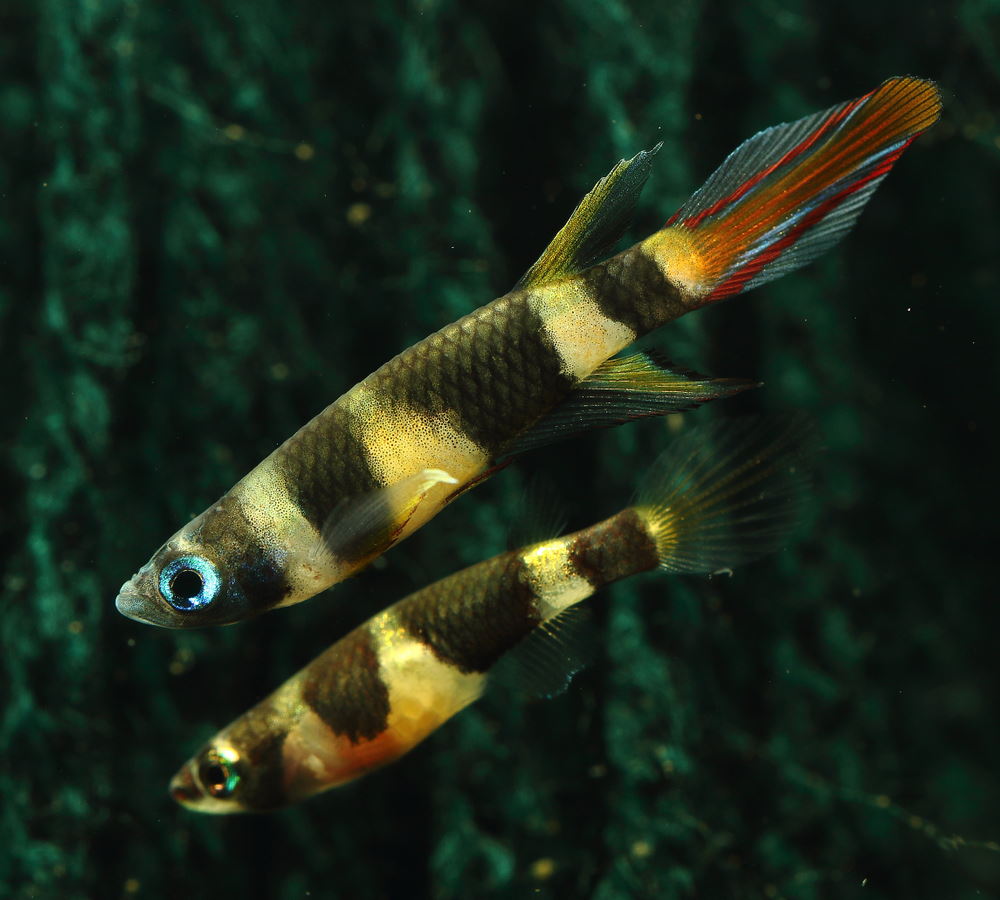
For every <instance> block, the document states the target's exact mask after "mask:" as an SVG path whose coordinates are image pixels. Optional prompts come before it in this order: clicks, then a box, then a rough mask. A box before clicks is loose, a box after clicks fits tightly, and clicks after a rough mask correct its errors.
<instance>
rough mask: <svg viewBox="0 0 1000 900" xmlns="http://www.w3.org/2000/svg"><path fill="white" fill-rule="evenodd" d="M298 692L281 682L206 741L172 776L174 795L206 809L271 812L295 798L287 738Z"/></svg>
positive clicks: (194, 807)
mask: <svg viewBox="0 0 1000 900" xmlns="http://www.w3.org/2000/svg"><path fill="white" fill-rule="evenodd" d="M293 694H294V692H290V691H289V690H288V688H287V687H284V686H283V687H282V688H279V689H278V690H277V691H275V692H274V694H272V695H271V696H270V697H268V698H267V699H265V700H263V701H261V702H260V703H258V704H257V705H256V706H254V707H253V708H252V709H250V710H248V711H247V712H246V713H244V714H243V715H242V716H240V717H239V718H237V719H236V720H234V721H233V722H230V723H229V725H227V726H226V727H225V728H223V729H222V731H220V732H218V733H217V734H216V735H215V736H214V737H213V738H212V739H211V740H209V741H208V742H207V743H206V744H204V745H203V746H202V747H201V749H200V750H198V752H197V753H195V755H194V756H192V757H191V758H190V759H189V760H188V761H187V762H186V763H184V765H183V766H181V767H180V769H179V770H178V771H177V774H176V775H174V777H173V778H172V779H171V780H170V796H171V797H173V799H174V800H176V801H177V802H178V803H180V804H181V806H184V807H187V808H188V809H191V810H194V811H196V812H204V813H223V814H225V813H246V812H269V811H271V810H275V809H280V808H281V807H283V806H286V805H288V804H289V803H290V802H294V801H295V800H296V799H298V798H297V797H296V795H295V794H294V792H292V791H290V790H289V786H288V781H287V777H286V772H285V761H284V758H285V749H284V748H285V743H286V739H287V736H288V732H289V730H290V729H293V728H294V727H295V722H296V719H297V718H298V716H299V715H300V712H301V709H300V705H299V704H297V703H296V702H295V699H294V696H293Z"/></svg>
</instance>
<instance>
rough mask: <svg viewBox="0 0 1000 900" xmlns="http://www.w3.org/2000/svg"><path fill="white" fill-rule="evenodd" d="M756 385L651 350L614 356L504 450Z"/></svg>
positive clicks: (662, 413) (675, 409)
mask: <svg viewBox="0 0 1000 900" xmlns="http://www.w3.org/2000/svg"><path fill="white" fill-rule="evenodd" d="M758 385H759V383H758V382H754V381H746V380H744V379H739V378H708V377H706V376H703V375H699V374H697V373H696V372H692V371H690V370H689V369H684V368H681V367H678V366H675V365H673V364H672V363H670V362H668V361H667V360H666V359H664V358H663V357H662V356H661V355H660V354H658V353H656V352H655V351H648V350H647V351H643V352H641V353H636V354H633V355H632V356H623V357H616V358H614V359H609V360H607V362H605V363H602V364H601V365H600V366H598V367H597V369H595V370H594V371H593V372H592V373H591V374H590V375H589V376H587V377H586V378H584V379H583V380H582V381H581V382H580V383H579V384H578V385H577V386H576V388H574V390H573V391H572V393H571V394H570V395H569V397H567V398H566V400H564V401H563V402H562V403H561V404H560V405H559V406H557V407H556V408H555V409H554V410H553V411H552V412H551V413H549V414H548V415H547V416H545V417H544V418H542V419H541V420H540V421H538V422H537V423H536V424H535V425H534V426H532V427H531V428H530V429H529V430H528V431H526V432H525V433H524V434H522V435H521V436H520V437H519V438H518V439H517V441H515V443H514V445H513V446H512V447H511V449H510V451H509V452H510V454H512V455H513V454H516V453H523V452H524V451H526V450H533V449H535V448H536V447H544V446H546V445H547V444H551V443H554V442H555V441H559V440H562V439H564V438H569V437H573V436H574V435H577V434H580V433H582V432H584V431H590V430H591V429H594V428H610V427H612V426H614V425H621V424H623V423H625V422H629V421H631V420H633V419H641V418H646V417H648V416H665V415H667V414H669V413H675V412H683V411H684V410H688V409H692V408H694V407H696V406H699V405H700V404H702V403H706V402H708V401H709V400H717V399H720V398H722V397H731V396H732V395H733V394H738V393H740V392H741V391H745V390H747V389H748V388H752V387H757V386H758Z"/></svg>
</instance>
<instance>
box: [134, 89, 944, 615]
mask: <svg viewBox="0 0 1000 900" xmlns="http://www.w3.org/2000/svg"><path fill="white" fill-rule="evenodd" d="M940 108H941V101H940V96H939V93H938V90H937V88H936V86H935V85H934V84H933V83H932V82H930V81H926V80H923V79H919V78H913V77H899V78H891V79H889V80H887V81H886V82H884V83H883V84H882V85H881V86H880V87H878V88H877V89H875V90H874V91H872V92H870V93H868V94H866V95H864V96H863V97H859V98H857V99H854V100H850V101H847V102H845V103H840V104H838V105H836V106H833V107H831V108H829V109H827V110H825V111H823V112H818V113H814V114H813V115H810V116H807V117H805V118H803V119H799V120H798V121H795V122H791V123H787V124H783V125H778V126H775V127H773V128H769V129H767V130H765V131H762V132H760V133H759V134H757V135H756V136H754V137H752V138H750V139H749V140H748V141H746V142H744V143H743V144H742V145H741V146H740V147H738V148H737V149H736V150H735V151H734V152H733V153H731V154H730V155H729V157H728V158H727V159H726V160H725V162H724V163H723V164H722V165H721V166H720V167H719V168H718V169H717V170H716V171H715V172H714V173H713V174H712V175H711V176H710V177H709V179H708V180H707V181H706V182H705V184H704V185H703V186H702V187H701V188H700V189H699V190H698V191H696V192H695V193H694V194H693V195H692V196H691V198H690V199H689V200H688V201H687V202H686V203H685V204H684V205H683V206H682V207H681V208H680V209H679V210H678V211H677V212H676V213H675V214H674V215H673V216H672V217H671V218H670V219H669V220H668V222H667V223H666V225H664V227H662V228H661V229H659V230H658V231H656V232H654V233H653V234H652V235H650V236H649V237H647V238H646V239H645V240H643V241H640V242H639V243H637V244H635V245H634V246H632V247H630V248H629V249H627V250H624V251H622V252H620V253H618V254H617V255H614V256H611V257H610V258H604V257H606V256H607V254H608V253H609V252H611V250H612V249H613V247H614V245H615V244H616V243H617V241H618V240H619V239H620V237H621V236H622V234H623V233H624V230H625V229H626V227H627V225H628V223H629V220H630V217H631V213H632V211H633V209H634V207H635V203H636V200H637V198H638V196H639V193H640V192H641V190H642V187H643V185H644V184H645V182H646V179H647V177H648V175H649V173H650V169H651V166H652V162H653V157H654V155H655V153H656V151H657V150H658V149H659V147H655V148H653V149H652V150H650V151H643V152H641V153H639V154H637V155H636V156H635V157H633V158H632V159H630V160H622V161H621V162H619V163H618V164H617V165H616V166H615V167H614V168H613V169H612V170H611V172H610V173H609V174H608V175H606V176H605V177H604V178H602V179H601V180H600V181H598V183H597V184H596V185H595V187H594V188H593V189H592V190H591V191H590V193H588V194H587V195H586V197H584V199H583V200H582V201H581V202H580V204H579V206H577V208H576V210H575V211H574V213H573V215H572V216H571V217H570V219H569V221H568V222H567V223H566V225H565V226H564V227H563V228H562V229H561V230H560V231H559V233H558V234H557V235H556V236H555V238H554V239H553V240H552V242H551V243H550V245H549V246H548V248H547V249H546V250H545V252H544V253H543V254H542V256H541V257H540V258H539V260H538V261H537V262H536V263H535V264H534V265H533V266H532V267H531V268H530V269H529V270H528V271H527V273H526V274H525V275H524V277H523V278H522V279H521V280H520V281H519V282H518V284H517V285H516V286H515V287H514V289H513V290H512V291H511V292H510V293H507V294H505V295H504V296H502V297H500V298H498V299H496V300H494V301H493V302H492V303H489V304H487V305H486V306H483V307H481V308H480V309H478V310H476V311H475V312H473V313H471V314H470V315H467V316H465V317H464V318H462V319H460V320H458V321H457V322H454V323H452V324H451V325H448V326H446V327H445V328H442V329H441V330H440V331H438V332H436V333H435V334H432V335H431V336H430V337H428V338H425V339H424V340H422V341H420V342H419V343H418V344H415V345H414V346H412V347H410V348H409V349H408V350H405V351H404V352H403V353H401V354H399V355H398V356H396V357H395V358H394V359H392V360H390V361H389V362H388V363H386V364H385V365H384V366H382V367H381V368H380V369H378V370H377V371H376V372H374V373H373V374H371V375H370V376H368V377H367V378H366V379H365V380H364V381H362V382H360V383H359V384H357V385H355V386H354V387H353V388H351V389H350V390H349V391H348V392H347V393H346V394H344V395H343V396H341V397H340V398H339V399H338V400H336V401H335V402H334V403H332V404H331V405H330V406H328V407H327V408H326V409H325V410H323V412H321V413H320V414H319V415H318V416H316V417H315V418H314V419H313V420H312V421H310V422H309V423H308V424H306V425H305V426H304V427H302V428H301V429H300V430H299V431H298V432H297V433H296V434H294V435H293V436H292V437H291V438H289V439H288V440H287V441H285V443H283V444H282V445H281V446H280V447H278V448H277V449H276V450H275V451H274V452H273V453H272V454H271V455H270V456H268V457H267V458H266V459H264V460H263V461H262V462H261V463H260V464H258V465H257V466H256V467H255V468H254V469H252V470H251V471H250V472H249V474H247V475H246V476H245V477H244V478H243V479H242V480H241V481H239V482H238V483H237V484H236V485H235V486H234V487H233V488H232V489H231V490H230V491H229V492H228V493H226V494H225V495H224V496H223V497H222V498H221V499H220V500H219V501H218V502H217V503H215V504H213V505H212V506H210V507H209V508H208V509H207V510H205V512H203V513H201V514H200V515H199V516H197V517H196V518H195V519H193V520H192V521H191V522H189V523H188V524H187V525H185V526H184V527H183V528H181V529H180V530H179V531H178V532H177V533H176V534H174V535H173V537H171V538H170V539H169V540H168V541H167V542H166V543H165V544H164V545H163V546H162V547H161V548H160V549H159V550H157V551H156V553H155V554H154V555H153V557H152V559H151V560H150V561H149V562H148V563H147V564H146V565H145V566H143V567H142V568H141V569H140V570H139V572H138V573H137V574H136V575H135V576H133V577H132V578H131V579H130V580H129V581H128V582H127V583H126V584H125V585H124V586H123V587H122V589H121V591H120V593H119V594H118V598H117V601H116V605H117V607H118V609H119V610H120V611H121V612H122V613H124V614H125V615H127V616H129V617H131V618H134V619H137V620H139V621H143V622H148V623H150V624H154V625H162V626H166V627H171V628H179V627H188V626H201V625H219V624H226V623H231V622H237V621H240V620H243V619H246V618H249V617H251V616H255V615H257V614H259V613H261V612H264V611H266V610H269V609H273V608H276V607H281V606H288V605H291V604H293V603H299V602H301V601H303V600H306V599H308V598H309V597H312V596H313V595H314V594H317V593H319V592H320V591H322V590H324V589H326V588H328V587H330V586H331V585H333V584H336V583H337V582H339V581H342V580H343V579H345V578H347V577H348V576H349V575H351V574H352V573H354V572H356V571H358V570H359V569H361V568H362V567H364V566H365V565H367V564H368V563H369V562H371V560H373V559H375V558H376V557H377V556H379V555H381V554H382V553H384V552H385V551H386V550H387V549H388V548H389V547H391V546H392V545H393V544H395V543H397V542H399V541H401V540H402V539H403V538H405V537H407V536H408V535H410V534H412V533H413V532H414V531H415V530H416V529H418V528H420V527H421V526H422V525H423V524H424V523H425V522H427V521H429V520H430V519H431V518H433V517H434V516H435V515H436V514H437V513H438V512H439V511H440V510H441V509H442V508H443V507H444V506H445V505H446V504H447V503H448V502H449V501H450V500H452V499H453V498H455V497H456V496H458V495H459V494H461V493H462V492H464V491H465V490H467V489H469V488H470V487H473V486H474V485H475V484H476V483H477V482H478V481H480V480H482V479H484V478H485V477H488V476H489V474H490V473H491V472H492V471H493V470H495V468H496V467H497V466H498V465H500V464H502V463H503V462H504V461H505V460H506V459H507V458H509V457H510V456H512V455H514V454H517V453H519V452H521V451H523V450H525V449H528V448H530V447H535V446H539V445H540V444H544V443H547V442H549V441H552V440H555V439H558V438H562V437H565V436H569V435H572V434H574V433H578V432H580V431H582V430H585V429H589V428H596V427H601V426H607V425H612V424H618V423H621V422H624V421H627V420H629V419H633V418H636V417H639V416H649V415H661V414H664V413H667V412H673V411H676V410H679V409H685V408H690V407H691V406H693V405H696V404H698V403H700V402H704V401H706V400H711V399H714V398H717V397H721V396H726V395H728V394H732V393H734V392H736V391H738V390H742V389H744V388H746V387H747V386H749V385H748V383H747V382H742V381H736V380H731V379H711V378H704V377H701V376H697V375H694V374H693V373H690V372H687V371H685V370H677V369H673V368H671V367H670V366H669V365H667V364H666V363H665V362H664V361H663V360H662V359H661V358H659V357H658V356H656V355H655V354H649V353H641V354H636V355H632V356H626V357H617V358H615V354H617V353H619V351H621V350H622V349H623V348H625V347H627V346H628V345H629V344H631V343H632V342H633V341H634V340H635V339H636V338H638V337H640V336H642V335H644V334H647V333H648V332H650V331H653V330H654V329H656V328H658V327H660V326H661V325H664V324H665V323H667V322H670V321H672V320H674V319H676V318H678V317H679V316H681V315H683V314H684V313H686V312H689V311H690V310H693V309H697V308H699V307H702V306H705V305H707V304H709V303H712V302H715V301H716V300H719V299H723V298H726V297H731V296H734V295H736V294H739V293H741V292H742V291H744V290H747V289H749V288H753V287H756V286H758V285H760V284H763V283H765V282H767V281H770V280H772V279H774V278H777V277H779V276H781V275H784V274H786V273H787V272H791V271H792V270H794V269H797V268H799V267H800V266H802V265H805V264H806V263H808V262H810V261H811V260H813V259H814V258H816V257H817V256H818V255H819V254H820V253H822V252H823V251H825V250H826V249H827V248H829V247H830V246H831V245H832V244H833V243H835V242H836V241H837V240H838V239H839V238H840V237H841V236H842V235H843V234H844V233H845V232H846V231H847V230H848V229H849V228H850V227H851V225H852V224H853V223H854V221H855V219H856V218H857V216H858V215H859V213H860V211H861V208H862V207H863V206H864V204H865V202H866V201H867V200H868V199H869V197H870V196H871V194H872V193H873V192H874V190H875V188H876V187H877V185H878V184H879V183H880V182H881V180H882V179H883V178H884V177H885V175H886V174H887V173H888V171H889V169H890V168H891V167H892V165H893V163H894V162H895V161H896V159H897V158H898V157H899V156H900V154H901V153H902V152H903V150H904V149H905V148H906V147H907V146H908V145H909V144H910V142H911V141H912V140H913V139H914V138H915V137H916V136H917V135H918V134H920V132H922V131H923V130H924V129H926V128H928V127H929V126H930V125H932V124H933V123H934V122H935V121H936V120H937V118H938V116H939V114H940ZM602 260H603V261H602Z"/></svg>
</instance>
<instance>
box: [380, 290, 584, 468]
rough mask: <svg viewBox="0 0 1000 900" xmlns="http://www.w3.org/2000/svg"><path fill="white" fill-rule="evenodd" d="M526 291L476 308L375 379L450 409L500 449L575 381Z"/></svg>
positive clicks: (418, 404)
mask: <svg viewBox="0 0 1000 900" xmlns="http://www.w3.org/2000/svg"><path fill="white" fill-rule="evenodd" d="M560 365H561V364H560V360H559V355H558V353H557V352H556V350H555V348H554V346H553V345H552V341H551V340H549V338H548V336H547V335H546V333H545V330H544V327H543V325H542V322H541V320H540V318H539V317H538V315H537V314H535V313H534V312H533V311H532V310H531V309H530V308H529V306H528V302H527V297H526V295H524V294H523V293H514V294H511V295H508V296H506V297H501V298H500V299H499V300H496V301H494V302H493V303H491V304H489V305H488V306H485V307H483V308H481V309H479V310H477V311H476V312H474V313H470V314H469V315H467V316H465V317H464V318H462V319H460V320H459V321H457V322H455V323H453V324H452V325H449V326H448V327H446V328H443V329H442V330H441V331H438V332H437V333H435V334H433V335H431V336H430V337H428V338H427V339H425V340H424V341H421V342H420V343H419V344H417V345H416V346H415V347H413V348H411V349H410V350H407V351H406V352H405V353H402V354H400V355H399V356H397V357H396V358H395V359H393V360H392V361H390V362H389V363H388V364H386V365H385V366H384V367H383V368H382V369H380V370H379V372H378V373H376V375H375V376H374V377H373V378H372V379H371V383H372V385H373V386H374V387H375V388H376V389H377V390H379V391H384V392H385V394H386V395H387V396H389V397H391V398H392V399H395V400H398V401H399V402H401V403H403V404H405V405H406V406H407V407H409V408H415V409H418V410H426V411H428V412H430V413H435V414H440V413H444V414H446V415H448V416H450V417H453V418H454V420H455V422H454V424H455V425H457V426H458V427H459V428H460V429H461V430H462V431H463V432H464V433H465V434H467V435H468V436H469V437H470V438H471V439H472V440H473V441H475V442H476V444H478V445H479V446H480V447H483V448H484V449H485V450H487V452H488V453H489V454H490V455H491V456H492V457H496V456H497V455H498V454H499V453H500V452H501V451H502V449H503V448H504V447H505V446H506V445H507V443H509V441H510V439H511V435H516V434H517V433H519V432H520V431H521V430H523V429H525V428H527V427H529V426H530V425H531V424H532V423H533V422H534V421H535V420H536V419H538V418H539V416H541V415H542V414H543V413H545V412H546V411H548V410H549V409H550V408H551V407H552V406H554V405H555V404H556V403H558V402H559V400H560V399H562V398H563V397H564V396H565V395H566V394H567V393H568V392H569V390H570V388H571V387H572V384H573V382H572V380H571V379H569V378H568V377H567V376H565V375H564V374H562V372H561V371H560Z"/></svg>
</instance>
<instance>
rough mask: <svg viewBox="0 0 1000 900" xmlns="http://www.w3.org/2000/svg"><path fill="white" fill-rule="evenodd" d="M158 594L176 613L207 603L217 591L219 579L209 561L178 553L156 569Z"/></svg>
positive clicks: (201, 606) (199, 607)
mask: <svg viewBox="0 0 1000 900" xmlns="http://www.w3.org/2000/svg"><path fill="white" fill-rule="evenodd" d="M159 586H160V594H161V595H162V597H163V599H164V600H166V601H167V603H169V604H170V605H171V606H172V607H173V608H174V609H176V610H178V611H179V612H190V611H191V610H195V609H202V608H204V607H206V606H208V605H209V604H210V603H211V602H212V601H214V600H215V598H216V597H217V596H218V594H219V588H220V587H221V586H222V579H221V578H219V571H218V569H216V568H215V566H214V565H212V563H210V562H209V561H208V560H207V559H205V558H204V557H201V556H180V557H178V558H177V559H175V560H172V561H171V562H169V563H168V564H167V565H165V566H164V567H163V569H162V571H161V572H160V585H159Z"/></svg>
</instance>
